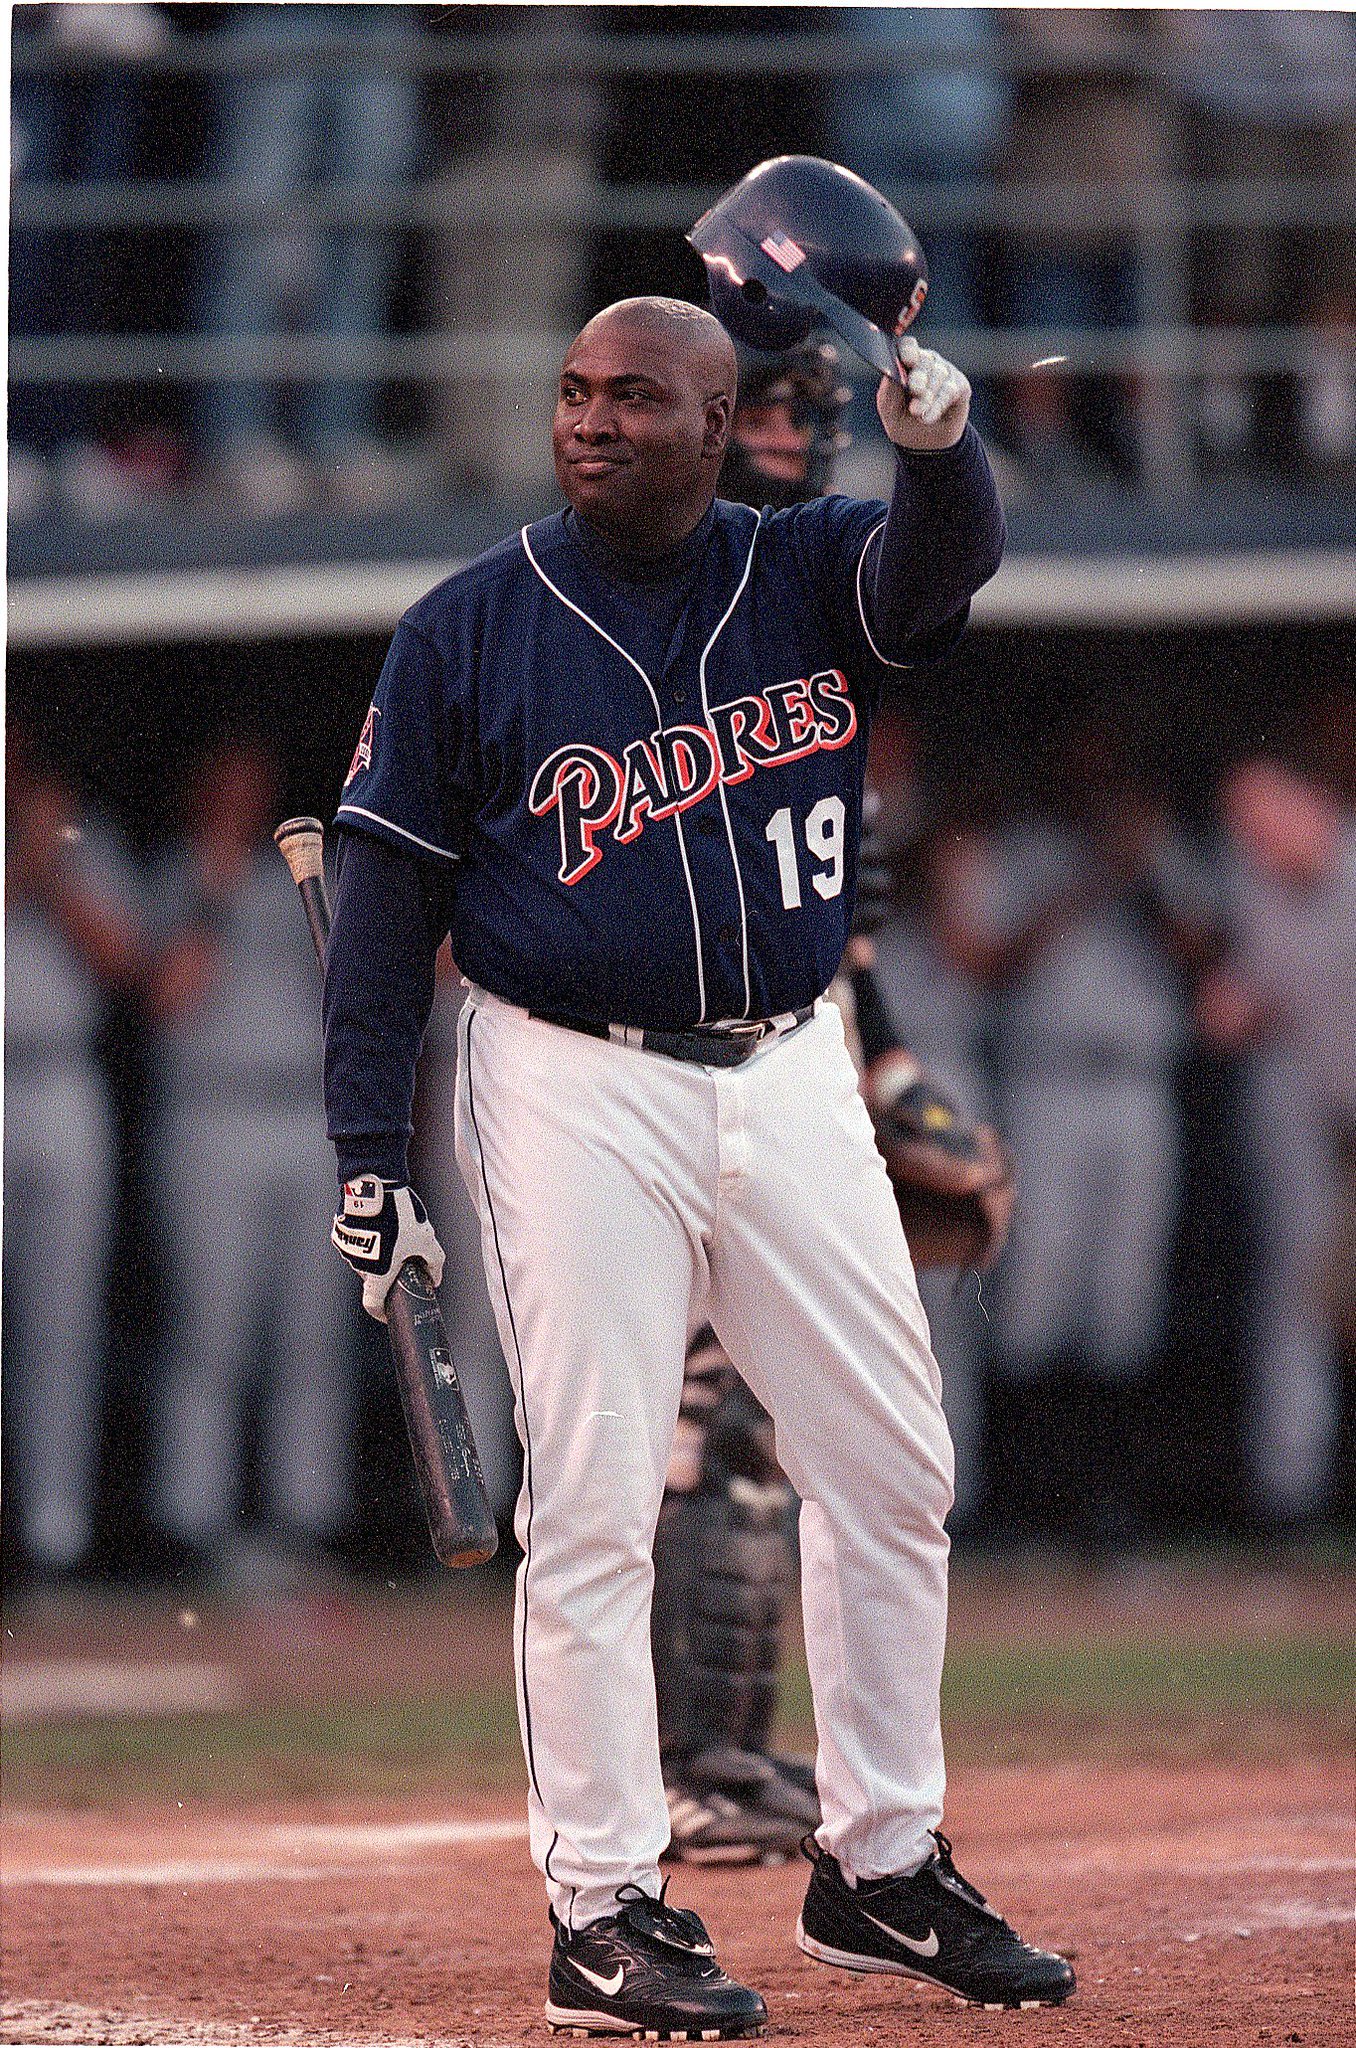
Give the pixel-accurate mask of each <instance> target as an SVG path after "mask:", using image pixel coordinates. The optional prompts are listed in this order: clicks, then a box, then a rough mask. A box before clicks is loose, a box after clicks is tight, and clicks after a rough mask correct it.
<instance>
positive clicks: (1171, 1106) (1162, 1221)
mask: <svg viewBox="0 0 1356 2048" xmlns="http://www.w3.org/2000/svg"><path fill="white" fill-rule="evenodd" d="M1065 772H1066V781H1065V784H1064V792H1065V793H1064V800H1063V802H1062V803H1061V804H1060V805H1059V806H1058V809H1056V810H1052V812H1051V814H1050V815H1048V816H1043V817H1042V816H1032V817H1029V818H1021V819H1017V820H1014V821H1013V822H1012V823H1011V824H1009V825H1007V826H1005V827H1003V828H1001V829H999V830H997V831H995V832H991V833H981V834H975V835H972V836H970V837H969V838H968V840H962V841H961V842H959V843H958V844H956V845H954V846H953V847H952V849H951V854H950V859H949V862H948V871H947V873H946V876H945V884H946V890H945V894H946V900H945V904H944V910H943V919H944V929H945V931H946V935H947V942H948V944H949V947H950V949H951V950H952V952H953V954H954V956H955V957H956V958H957V959H959V960H961V961H963V962H965V963H966V964H967V965H968V967H969V969H970V971H971V973H972V974H973V975H975V976H976V977H977V978H979V979H980V980H982V981H985V982H987V983H988V984H989V985H990V986H992V987H993V988H994V989H995V990H996V991H997V992H998V994H999V997H1000V1001H1001V1016H1000V1024H999V1059H1000V1066H1001V1074H1002V1087H1001V1099H1000V1115H999V1117H998V1118H997V1122H998V1124H999V1127H1000V1129H1001V1130H1002V1131H1003V1133H1004V1135H1005V1136H1006V1138H1007V1139H1008V1141H1009V1143H1010V1144H1011V1146H1012V1149H1013V1151H1014V1153H1015V1155H1016V1158H1017V1207H1016V1212H1015V1216H1014V1221H1013V1231H1012V1239H1011V1242H1010V1244H1009V1247H1008V1250H1007V1253H1006V1254H1005V1256H1004V1259H1003V1261H1002V1264H1001V1265H1000V1267H999V1270H998V1276H997V1286H996V1289H995V1294H996V1299H997V1306H996V1308H995V1312H994V1336H995V1341H996V1347H997V1380H996V1384H995V1387H994V1402H995V1415H994V1424H993V1429H992V1433H991V1444H992V1449H993V1453H994V1465H993V1475H992V1476H993V1479H994V1484H995V1495H996V1506H997V1509H998V1512H999V1514H1000V1515H1001V1516H1003V1517H1004V1518H1005V1519H1010V1520H1011V1522H1012V1524H1013V1525H1014V1526H1015V1527H1016V1528H1018V1529H1021V1530H1024V1532H1025V1533H1026V1534H1028V1535H1035V1536H1038V1537H1046V1538H1048V1537H1055V1538H1056V1539H1059V1540H1072V1541H1073V1542H1075V1543H1076V1544H1078V1545H1079V1546H1080V1547H1083V1548H1086V1549H1087V1550H1088V1551H1090V1552H1093V1553H1095V1552H1097V1551H1099V1550H1101V1549H1103V1548H1105V1547H1108V1546H1111V1545H1114V1544H1118V1543H1123V1542H1126V1541H1131V1540H1133V1539H1134V1537H1135V1536H1136V1534H1137V1532H1138V1529H1139V1524H1140V1519H1141V1515H1142V1510H1143V1506H1144V1503H1143V1502H1142V1501H1141V1500H1140V1499H1139V1498H1138V1494H1137V1465H1136V1460H1135V1459H1134V1457H1132V1456H1128V1455H1127V1446H1130V1445H1133V1444H1134V1443H1135V1442H1136V1440H1137V1439H1138V1438H1139V1437H1140V1435H1141V1420H1142V1419H1141V1418H1140V1416H1139V1414H1138V1409H1139V1405H1140V1403H1141V1401H1142V1398H1143V1388H1144V1385H1145V1382H1146V1380H1147V1376H1148V1374H1149V1372H1150V1371H1151V1369H1152V1367H1153V1366H1154V1364H1155V1363H1156V1360H1157V1354H1158V1351H1159V1347H1160V1345H1161V1344H1162V1342H1163V1338H1164V1334H1165V1330H1164V1325H1165V1317H1166V1307H1167V1290H1168V1281H1169V1275H1170V1261H1171V1253H1172V1244H1173V1227H1174V1221H1175V1215H1176V1209H1177V1199H1178V1184H1179V1177H1180V1170H1181V1162H1180V1157H1179V1154H1180V1129H1179V1115H1178V1107H1177V1101H1176V1093H1175V1085H1176V1076H1177V1064H1178V1060H1179V1057H1180V1055H1181V1053H1182V1051H1183V1049H1184V1046H1185V1042H1186V1037H1187V1017H1186V1009H1185V1001H1184V992H1183V988H1182V985H1181V982H1180V979H1179V976H1178V974H1177V972H1176V969H1175V967H1174V965H1173V962H1172V959H1171V958H1170V954H1169V946H1170V944H1171V943H1172V941H1173V938H1174V912H1173V910H1172V908H1171V904H1172V901H1173V896H1174V892H1175V884H1176V875H1175V873H1174V867H1175V863H1176V861H1177V848H1176V846H1175V843H1174V840H1173V837H1172V834H1171V832H1170V829H1169V827H1168V825H1167V822H1166V820H1165V818H1164V817H1163V815H1162V813H1161V812H1160V810H1159V809H1158V807H1157V806H1156V805H1155V804H1154V803H1153V802H1152V801H1150V800H1149V799H1148V798H1147V797H1146V796H1145V795H1144V793H1143V792H1142V791H1141V790H1139V789H1138V788H1137V787H1136V786H1135V784H1134V782H1133V781H1132V780H1131V778H1130V777H1129V776H1128V775H1127V774H1126V773H1125V771H1124V770H1123V769H1122V768H1121V767H1120V766H1119V764H1118V763H1117V762H1116V761H1115V759H1114V757H1113V755H1112V753H1111V751H1110V749H1109V746H1108V743H1107V740H1106V737H1105V735H1104V734H1102V733H1101V732H1100V731H1098V730H1097V729H1096V728H1089V729H1088V730H1086V731H1085V732H1083V733H1082V734H1080V735H1079V736H1078V738H1077V741H1076V743H1075V744H1074V745H1073V746H1071V747H1070V748H1069V751H1068V753H1067V755H1066V757H1065Z"/></svg>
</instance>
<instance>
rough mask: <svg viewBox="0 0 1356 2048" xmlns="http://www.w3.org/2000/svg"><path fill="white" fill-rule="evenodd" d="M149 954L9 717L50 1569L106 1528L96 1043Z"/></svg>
mask: <svg viewBox="0 0 1356 2048" xmlns="http://www.w3.org/2000/svg"><path fill="white" fill-rule="evenodd" d="M143 957H144V956H143V952H142V946H141V938H140V926H139V920H138V917H137V913H136V909H135V898H134V892H133V884H132V878H131V873H130V870H129V868H128V866H127V863H126V860H125V857H124V855H123V852H122V849H121V846H120V845H119V843H118V841H117V840H116V839H115V837H114V836H113V834H112V833H111V831H110V830H109V829H108V828H107V827H106V826H104V825H102V824H101V823H99V822H97V821H95V820H93V819H90V818H85V817H82V815H81V813H80V811H79V809H78V807H77V804H76V801H75V798H74V797H73V795H72V794H71V792H70V790H69V789H68V788H67V787H66V786H65V785H64V784H63V783H62V782H61V781H60V780H59V779H58V778H57V777H56V776H55V775H53V774H52V773H51V772H50V771H49V770H47V769H46V768H45V767H43V766H40V765H39V764H38V763H37V762H36V760H35V759H34V757H33V755H32V753H31V751H30V749H29V746H28V744H27V742H26V739H25V736H24V734H23V732H22V730H21V729H19V728H18V727H17V726H16V725H15V723H14V721H13V720H12V719H11V722H10V724H9V727H8V731H7V735H6V747H5V1185H4V1270H5V1286H4V1321H5V1331H4V1353H5V1370H4V1391H5V1408H6V1415H7V1424H6V1427H7V1431H8V1443H7V1449H8V1451H9V1452H10V1454H11V1455H12V1459H13V1464H12V1473H13V1479H14V1490H15V1493H16V1494H17V1498H18V1517H17V1523H18V1533H19V1537H20V1540H21V1545H22V1552H23V1558H24V1561H25V1563H26V1565H27V1567H28V1568H29V1570H30V1571H31V1572H32V1574H33V1575H34V1576H35V1577H36V1578H38V1579H40V1580H49V1581H59V1580H61V1579H62V1578H65V1577H72V1576H75V1575H77V1574H78V1573H79V1572H80V1570H81V1569H82V1567H84V1566H85V1565H87V1564H88V1562H89V1557H90V1549H91V1544H92V1541H93V1536H94V1524H95V1508H96V1497H97V1486H98V1477H99V1441H100V1420H101V1414H102V1405H103V1389H104V1371H105V1365H106V1347H107V1328H106V1310H107V1279H108V1268H109V1255H110V1251H111V1248H112V1244H113V1229H114V1222H115V1207H116V1195H117V1174H116V1135H115V1129H114V1119H113V1113H112V1108H111V1105H110V1101H109V1093H108V1087H107V1082H106V1079H105V1075H104V1072H103V1070H102V1067H101V1064H100V1060H99V1056H98V1041H99V1034H100V1030H101V1027H102V1025H103V1023H104V1013H105V1006H106V999H107V997H108V996H109V995H110V994H111V993H113V992H117V991H126V990H129V989H131V988H132V987H133V986H134V985H135V983H136V982H137V980H138V977H139V975H140V973H141V969H142V963H143ZM11 1504H12V1503H11ZM11 1526H13V1525H11Z"/></svg>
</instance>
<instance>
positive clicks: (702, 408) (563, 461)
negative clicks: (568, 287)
mask: <svg viewBox="0 0 1356 2048" xmlns="http://www.w3.org/2000/svg"><path fill="white" fill-rule="evenodd" d="M735 384H736V371H735V354H734V347H733V344H732V343H731V341H730V337H729V336H728V335H727V334H726V332H725V329H724V328H723V327H722V326H721V324H720V322H719V321H718V320H715V319H713V318H712V316H711V314H710V313H708V312H706V311H704V309H703V308H702V307H700V306H691V305H688V304H687V303H686V302H685V301H684V300H682V299H661V298H637V299H619V300H618V301H617V303H616V304H615V305H612V306H605V307H604V308H603V311H602V312H601V313H595V315H594V316H593V318H592V320H590V321H589V322H588V324H587V325H586V326H585V327H583V328H581V329H580V331H579V333H578V334H577V335H576V336H575V338H574V340H573V341H572V342H571V343H570V346H569V349H568V350H567V351H566V355H565V362H564V365H563V366H562V369H561V373H560V396H559V398H558V399H557V402H556V416H555V424H554V428H553V436H552V438H553V443H554V449H555V458H556V476H557V478H558V479H559V482H560V486H561V489H562V490H563V491H564V493H565V495H566V497H567V498H568V499H569V501H570V503H571V504H572V505H573V506H574V508H575V510H576V511H577V512H579V513H581V514H582V515H583V517H584V518H585V519H587V520H588V521H589V523H590V525H592V526H594V527H596V528H597V529H598V531H599V532H600V533H602V534H603V535H604V536H605V537H606V538H607V539H608V540H610V541H611V542H612V543H613V545H614V546H615V547H618V548H620V549H622V550H624V551H625V552H627V553H633V554H639V555H655V554H662V553H665V552H666V551H667V550H669V549H671V548H673V547H676V546H677V545H678V543H679V542H680V541H681V540H683V539H684V538H685V537H686V536H687V535H688V534H689V533H690V532H691V531H692V529H693V527H695V526H696V525H697V524H698V522H699V521H700V519H701V518H702V515H703V514H704V513H705V511H706V509H707V507H708V505H709V504H710V503H711V500H712V498H713V497H714V496H715V493H716V479H717V477H718V476H719V474H720V466H721V462H722V460H723V458H724V454H725V447H726V443H727V441H728V440H729V434H730V420H731V417H732V415H733V412H734V400H735Z"/></svg>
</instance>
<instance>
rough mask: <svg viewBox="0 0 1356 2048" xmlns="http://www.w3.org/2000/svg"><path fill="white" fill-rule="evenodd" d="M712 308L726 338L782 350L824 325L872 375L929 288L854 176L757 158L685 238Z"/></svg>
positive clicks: (907, 230) (887, 216)
mask: <svg viewBox="0 0 1356 2048" xmlns="http://www.w3.org/2000/svg"><path fill="white" fill-rule="evenodd" d="M687 239H688V241H689V242H690V243H691V244H692V246H693V248H694V249H696V250H697V251H698V253H699V254H700V256H701V258H702V261H703V262H704V263H705V265H706V279H707V288H708V290H709V292H710V294H711V310H712V312H713V313H714V314H715V316H716V318H717V319H718V320H719V321H720V323H721V325H722V326H723V327H725V328H726V329H727V330H728V331H729V333H730V334H731V335H733V337H734V339H735V340H736V341H740V342H744V343H745V344H746V345H747V346H748V347H750V348H761V349H768V350H774V351H777V350H782V349H787V348H792V347H794V346H795V345H796V344H797V343H798V342H802V341H805V340H806V339H807V338H808V336H809V334H810V333H811V330H812V329H813V328H815V327H819V326H829V327H832V328H833V330H834V332H835V333H837V334H841V335H842V337H843V339H844V341H847V342H850V343H851V345H852V347H853V348H854V349H855V350H856V351H857V353H858V355H860V356H862V357H864V358H865V360H866V361H867V362H868V363H870V364H871V366H872V368H873V369H876V370H878V371H879V372H880V373H881V375H882V376H885V377H898V376H899V375H900V367H899V357H898V354H897V343H898V341H899V337H900V336H901V335H902V334H903V332H904V330H905V328H906V327H908V326H909V325H910V323H911V322H912V321H913V319H914V318H915V316H916V314H917V312H918V309H919V307H920V306H921V305H922V303H923V299H924V297H925V296H926V293H927V288H928V267H927V263H926V262H925V260H924V257H923V252H922V250H921V249H920V248H919V246H918V238H917V236H916V235H915V234H914V232H913V229H912V228H911V227H910V226H909V225H908V223H907V221H905V220H903V219H902V218H901V216H900V215H899V214H898V213H897V212H896V211H895V209H894V207H893V206H891V205H890V203H889V201H888V200H887V199H883V198H882V197H881V195H880V193H879V192H877V191H876V190H875V188H874V186H871V185H868V184H867V183H866V181H865V179H864V178H859V177H858V176H857V175H856V173H855V172H854V171H846V170H844V169H843V167H842V165H841V164H831V163H826V162H825V160H824V159H823V157H817V156H774V157H770V158H769V159H768V161H767V162H766V163H762V164H756V165H755V166H754V168H753V169H752V170H751V171H749V172H748V173H747V175H746V176H745V177H743V178H741V179H740V181H739V183H738V184H737V185H732V186H731V188H730V190H729V191H728V192H727V193H726V194H725V196H724V198H723V199H718V200H717V201H716V204H715V205H714V206H713V207H711V208H710V209H709V210H708V211H707V212H706V213H704V214H703V215H702V217H701V219H700V220H699V221H698V222H697V224H696V226H695V227H694V228H692V230H691V231H690V233H689V235H688V238H687Z"/></svg>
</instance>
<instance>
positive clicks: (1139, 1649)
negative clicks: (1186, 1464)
mask: <svg viewBox="0 0 1356 2048" xmlns="http://www.w3.org/2000/svg"><path fill="white" fill-rule="evenodd" d="M1354 1696H1356V1653H1353V1651H1352V1649H1351V1647H1350V1645H1349V1644H1348V1643H1347V1642H1346V1641H1345V1640H1339V1639H1336V1638H1331V1639H1330V1638H1317V1639H1303V1638H1292V1637H1287V1638H1285V1639H1284V1640H1279V1641H1274V1642H1253V1641H1248V1642H1238V1641H1225V1642H1219V1643H1196V1644H1186V1643H1183V1642H1181V1641H1160V1642H1155V1641H1145V1640H1142V1639H1138V1638H1130V1639H1125V1638H1116V1639H1110V1640H1105V1641H1102V1640H1096V1641H1085V1642H1081V1643H1079V1642H1059V1643H1052V1644H1037V1645H1034V1646H1031V1647H1027V1648H1015V1647H1013V1646H1011V1645H1007V1644H1004V1645H1000V1646H998V1647H996V1648H992V1649H986V1648H984V1647H982V1646H978V1645H974V1644H967V1645H965V1646H964V1647H961V1648H957V1649H954V1650H952V1651H951V1652H949V1653H948V1656H947V1661H946V1668H945V1671H944V1674H943V1678H942V1726H943V1729H944V1730H945V1732H946V1735H947V1740H948V1744H949V1746H950V1747H951V1748H952V1750H953V1751H954V1752H955V1753H957V1754H960V1755H970V1756H976V1755H981V1754H985V1755H986V1754H989V1753H990V1752H991V1751H992V1748H993V1742H992V1737H993V1735H994V1733H995V1731H999V1730H1001V1731H1002V1732H1003V1734H1004V1738H1005V1741H1004V1754H1005V1756H1013V1757H1020V1759H1022V1760H1035V1759H1037V1758H1042V1757H1043V1758H1048V1759H1053V1758H1056V1757H1059V1756H1061V1755H1065V1754H1069V1753H1074V1754H1078V1753H1087V1754H1089V1755H1094V1754H1095V1755H1098V1756H1106V1755H1119V1756H1129V1755H1165V1754H1166V1755H1178V1756H1185V1755H1196V1756H1206V1755H1211V1754H1215V1753H1216V1752H1217V1751H1218V1750H1219V1749H1220V1748H1221V1747H1222V1746H1228V1745H1234V1746H1236V1747H1238V1748H1239V1749H1240V1750H1247V1751H1248V1753H1250V1754H1256V1753H1257V1752H1258V1751H1259V1750H1264V1751H1268V1752H1279V1753H1282V1754H1284V1753H1287V1752H1289V1751H1290V1750H1292V1749H1294V1748H1296V1747H1298V1746H1305V1747H1307V1746H1311V1745H1312V1744H1313V1743H1314V1742H1315V1741H1316V1740H1317V1741H1318V1742H1320V1743H1321V1744H1323V1745H1324V1746H1325V1747H1326V1746H1327V1744H1328V1743H1329V1742H1332V1741H1336V1742H1341V1743H1346V1742H1349V1740H1350V1731H1351V1702H1352V1699H1353V1697H1354ZM781 1704H782V1719H783V1723H784V1726H785V1731H786V1735H787V1737H789V1738H790V1737H794V1738H795V1739H797V1740H798V1741H799V1742H800V1743H802V1744H803V1743H805V1742H808V1741H812V1740H813V1720H812V1715H811V1708H810V1685H809V1679H808V1676H807V1674H806V1671H805V1666H804V1663H803V1662H799V1661H798V1662H797V1664H796V1665H794V1666H793V1667H792V1668H790V1669H788V1670H787V1672H786V1674H785V1677H784V1680H783V1689H782V1696H781Z"/></svg>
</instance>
